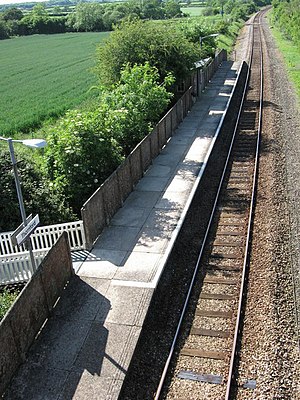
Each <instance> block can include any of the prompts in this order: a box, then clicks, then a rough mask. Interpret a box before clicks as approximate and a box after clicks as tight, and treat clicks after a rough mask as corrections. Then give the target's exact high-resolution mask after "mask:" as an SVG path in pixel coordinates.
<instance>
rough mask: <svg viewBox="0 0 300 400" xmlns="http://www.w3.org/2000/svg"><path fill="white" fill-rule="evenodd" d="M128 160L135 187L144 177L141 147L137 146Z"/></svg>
mask: <svg viewBox="0 0 300 400" xmlns="http://www.w3.org/2000/svg"><path fill="white" fill-rule="evenodd" d="M128 158H129V163H130V170H131V178H132V183H133V185H136V184H137V183H138V181H139V180H140V179H141V177H142V176H143V171H142V157H141V148H140V146H137V147H136V148H135V150H134V151H132V153H130V154H129V156H128Z"/></svg>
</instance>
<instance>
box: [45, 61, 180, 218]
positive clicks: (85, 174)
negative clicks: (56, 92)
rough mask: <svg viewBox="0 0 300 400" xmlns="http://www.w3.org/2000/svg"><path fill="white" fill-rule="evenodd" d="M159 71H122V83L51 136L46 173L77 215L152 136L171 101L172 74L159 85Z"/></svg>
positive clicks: (73, 115) (72, 115)
mask: <svg viewBox="0 0 300 400" xmlns="http://www.w3.org/2000/svg"><path fill="white" fill-rule="evenodd" d="M158 79H159V74H158V71H157V69H155V68H153V67H150V65H149V64H146V65H144V66H137V65H135V66H134V67H132V68H131V67H130V66H129V65H127V66H126V67H125V68H124V69H123V70H122V71H121V80H120V82H119V84H118V85H114V86H113V87H112V89H111V90H108V91H103V92H102V93H101V98H100V100H99V105H98V107H97V108H96V109H95V110H94V111H86V112H82V113H78V112H77V111H70V112H69V113H68V114H67V115H66V117H65V118H63V119H61V120H60V122H59V123H58V124H57V126H56V129H55V131H54V132H52V133H51V134H50V135H49V137H48V144H49V145H48V147H47V149H46V171H47V174H48V177H49V179H50V180H52V182H53V187H54V188H55V190H58V191H59V192H63V193H64V195H65V196H66V197H67V200H68V201H69V202H70V204H71V205H72V207H73V208H74V209H75V211H76V212H79V210H80V208H81V206H82V204H83V203H84V201H85V200H87V199H88V197H89V196H90V195H92V193H93V192H94V191H95V190H96V189H97V188H98V187H99V186H100V185H101V183H102V182H103V181H104V180H105V179H106V178H107V177H108V176H109V175H110V174H111V173H112V172H113V171H114V170H115V169H116V167H117V166H118V165H119V164H120V163H121V161H122V160H123V159H124V156H125V155H127V154H128V153H129V152H130V151H131V150H132V148H133V147H134V146H135V145H136V144H137V143H138V142H139V141H140V140H141V139H142V138H143V137H144V136H145V135H146V134H147V133H148V132H149V129H151V127H152V126H153V124H154V123H156V122H157V120H158V118H159V116H160V114H161V113H162V112H163V110H164V109H165V108H166V106H167V104H168V102H169V101H170V98H171V94H170V93H168V92H167V90H166V85H167V84H171V83H172V82H173V79H172V77H170V76H169V75H168V76H167V78H166V79H165V81H164V82H163V84H159V82H158Z"/></svg>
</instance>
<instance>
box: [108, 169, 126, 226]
mask: <svg viewBox="0 0 300 400" xmlns="http://www.w3.org/2000/svg"><path fill="white" fill-rule="evenodd" d="M104 187H105V190H104V191H103V200H104V207H105V217H106V223H107V225H108V224H109V221H110V220H111V218H112V217H113V215H114V214H115V213H116V211H117V210H118V209H119V208H120V207H121V206H122V196H121V194H120V188H119V181H118V176H117V173H116V172H114V173H113V174H111V175H110V177H109V178H108V179H107V180H106V181H105V182H104Z"/></svg>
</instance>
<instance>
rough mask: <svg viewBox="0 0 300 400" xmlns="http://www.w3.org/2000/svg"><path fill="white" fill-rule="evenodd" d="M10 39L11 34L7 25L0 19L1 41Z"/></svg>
mask: <svg viewBox="0 0 300 400" xmlns="http://www.w3.org/2000/svg"><path fill="white" fill-rule="evenodd" d="M8 38H9V33H8V27H7V24H6V23H5V21H3V20H1V19H0V40H1V39H8Z"/></svg>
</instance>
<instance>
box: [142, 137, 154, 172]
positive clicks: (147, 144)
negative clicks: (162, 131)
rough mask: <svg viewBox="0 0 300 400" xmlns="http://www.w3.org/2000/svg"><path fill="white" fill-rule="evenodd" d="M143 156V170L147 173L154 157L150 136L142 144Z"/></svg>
mask: <svg viewBox="0 0 300 400" xmlns="http://www.w3.org/2000/svg"><path fill="white" fill-rule="evenodd" d="M140 146H141V156H142V168H143V172H145V171H147V169H148V168H149V166H150V164H151V162H152V157H151V139H150V136H149V135H148V136H147V137H145V139H144V140H143V141H142V142H141V144H140Z"/></svg>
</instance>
